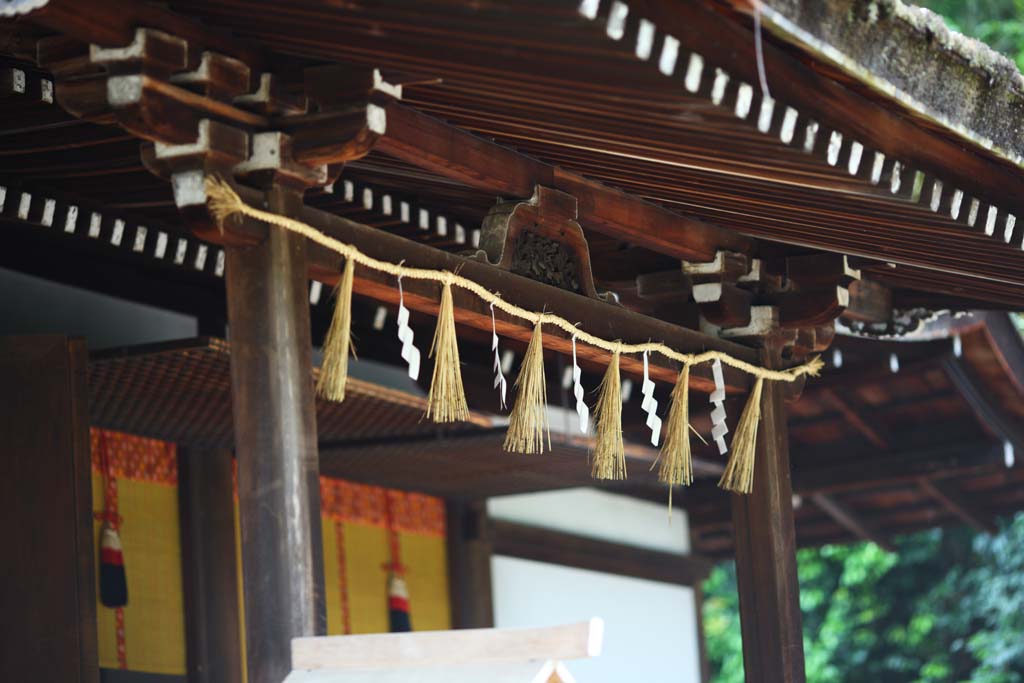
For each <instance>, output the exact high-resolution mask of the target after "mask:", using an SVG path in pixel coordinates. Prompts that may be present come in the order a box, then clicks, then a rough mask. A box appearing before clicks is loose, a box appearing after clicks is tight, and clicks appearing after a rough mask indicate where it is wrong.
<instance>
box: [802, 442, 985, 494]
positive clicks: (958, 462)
mask: <svg viewBox="0 0 1024 683" xmlns="http://www.w3.org/2000/svg"><path fill="white" fill-rule="evenodd" d="M829 455H831V456H833V457H835V456H836V455H837V454H836V453H835V452H834V449H833V451H832V452H830V454H829ZM800 459H801V461H802V462H815V461H816V460H818V458H816V457H815V454H814V453H812V452H810V451H808V452H802V453H801V458H800ZM836 460H837V464H834V465H826V466H815V467H810V468H808V467H802V468H799V469H797V470H796V471H795V472H794V473H793V487H794V489H795V490H796V492H797V493H800V494H802V495H807V494H811V493H816V492H817V493H835V492H838V491H852V490H856V489H864V488H871V487H873V486H878V485H880V484H882V483H887V484H897V483H903V482H908V481H916V480H918V479H920V478H921V477H926V476H931V475H935V474H941V473H945V472H959V473H968V472H973V471H980V470H985V469H991V468H992V467H993V466H997V465H1001V464H1002V462H1003V446H1002V444H1001V443H994V442H992V441H984V440H982V441H979V440H977V439H974V440H970V441H960V442H952V443H946V444H943V445H941V446H933V447H930V448H922V449H914V450H905V451H895V452H893V451H890V452H888V453H886V454H885V455H884V456H879V455H878V454H877V453H876V454H874V455H873V456H869V455H866V454H865V453H864V452H863V449H857V450H851V451H850V452H849V453H848V454H842V455H840V456H839V457H837V458H836Z"/></svg>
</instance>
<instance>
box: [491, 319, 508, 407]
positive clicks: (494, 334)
mask: <svg viewBox="0 0 1024 683" xmlns="http://www.w3.org/2000/svg"><path fill="white" fill-rule="evenodd" d="M491 350H492V351H494V373H495V374H494V388H495V389H498V391H499V392H500V394H501V409H502V410H505V394H506V393H507V391H508V382H507V381H505V373H503V372H502V371H501V354H500V353H498V323H497V322H496V321H495V320H494V304H491Z"/></svg>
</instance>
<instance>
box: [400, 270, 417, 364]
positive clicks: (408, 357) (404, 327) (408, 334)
mask: <svg viewBox="0 0 1024 683" xmlns="http://www.w3.org/2000/svg"><path fill="white" fill-rule="evenodd" d="M398 339H399V340H400V341H401V342H402V360H404V361H405V362H406V363H408V364H409V379H411V380H413V381H415V380H416V379H417V378H418V377H419V376H420V350H419V349H417V348H416V345H415V344H414V343H413V341H412V340H413V333H412V328H411V327H409V309H408V308H406V307H405V295H404V294H403V292H402V278H401V276H399V278H398Z"/></svg>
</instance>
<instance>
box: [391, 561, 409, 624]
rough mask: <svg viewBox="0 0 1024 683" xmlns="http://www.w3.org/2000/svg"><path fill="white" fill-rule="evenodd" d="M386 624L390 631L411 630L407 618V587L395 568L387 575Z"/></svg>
mask: <svg viewBox="0 0 1024 683" xmlns="http://www.w3.org/2000/svg"><path fill="white" fill-rule="evenodd" d="M388 625H389V628H390V630H391V632H392V633H405V632H406V631H411V630H412V622H411V621H410V619H409V588H408V587H407V586H406V585H405V579H404V578H402V576H401V574H399V573H398V571H397V570H396V569H392V570H391V574H390V575H389V576H388Z"/></svg>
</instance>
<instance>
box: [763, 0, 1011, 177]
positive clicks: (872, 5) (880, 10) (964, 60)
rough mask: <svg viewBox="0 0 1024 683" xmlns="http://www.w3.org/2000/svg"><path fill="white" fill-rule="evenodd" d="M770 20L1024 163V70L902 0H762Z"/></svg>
mask: <svg viewBox="0 0 1024 683" xmlns="http://www.w3.org/2000/svg"><path fill="white" fill-rule="evenodd" d="M762 2H763V3H764V5H763V6H764V14H763V18H764V25H765V27H766V28H767V29H768V30H770V31H772V32H773V33H775V34H777V35H779V36H780V37H782V38H784V39H785V40H786V41H787V42H795V43H796V44H798V45H802V47H803V48H804V49H806V50H808V51H809V52H811V53H813V54H814V55H815V56H816V57H818V58H822V59H824V60H825V61H827V62H831V63H832V64H833V65H835V66H837V67H838V68H840V69H841V70H843V71H845V72H847V73H849V74H850V75H852V76H854V77H855V78H857V79H858V80H860V81H861V82H863V83H865V84H866V85H867V86H868V87H870V88H872V89H874V90H876V91H878V92H881V93H883V94H885V95H887V96H889V97H892V98H893V99H896V100H898V101H899V102H900V103H901V104H902V105H903V106H904V107H905V108H907V109H909V110H910V111H912V112H913V113H914V114H916V115H919V116H922V117H924V118H926V119H929V120H930V121H932V122H934V123H937V124H938V125H940V126H942V127H944V128H946V129H948V130H951V131H952V132H954V133H955V134H957V135H959V136H961V137H963V138H965V139H967V140H969V141H970V142H972V143H973V144H976V145H978V146H980V147H983V148H985V149H988V150H990V151H991V152H993V153H994V154H996V155H998V156H1001V157H1003V158H1005V159H1007V160H1009V161H1011V162H1013V163H1015V164H1017V165H1018V166H1022V167H1024V136H1022V131H1024V76H1022V75H1021V73H1020V71H1018V69H1017V67H1016V65H1015V64H1014V63H1013V62H1012V61H1011V60H1009V59H1007V58H1006V57H1004V56H1003V55H1000V54H999V53H997V52H995V51H994V50H992V49H991V48H989V47H988V46H987V45H985V44H983V43H981V42H979V41H976V40H974V39H971V38H968V37H966V36H964V35H962V34H960V33H957V32H955V31H952V30H950V29H949V28H948V27H947V26H946V25H945V23H944V22H943V20H942V18H941V17H939V16H938V15H936V14H935V13H934V12H931V11H929V10H927V9H922V8H919V7H913V6H910V5H907V4H905V3H903V2H901V1H900V0H762Z"/></svg>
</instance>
